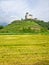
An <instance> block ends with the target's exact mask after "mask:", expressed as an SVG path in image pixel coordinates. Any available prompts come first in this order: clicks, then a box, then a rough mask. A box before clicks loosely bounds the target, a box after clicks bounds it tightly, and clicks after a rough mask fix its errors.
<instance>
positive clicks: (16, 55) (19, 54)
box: [0, 35, 49, 65]
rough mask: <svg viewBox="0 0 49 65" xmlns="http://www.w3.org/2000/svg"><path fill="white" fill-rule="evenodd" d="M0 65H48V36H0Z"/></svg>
mask: <svg viewBox="0 0 49 65" xmlns="http://www.w3.org/2000/svg"><path fill="white" fill-rule="evenodd" d="M0 65H49V36H48V35H0Z"/></svg>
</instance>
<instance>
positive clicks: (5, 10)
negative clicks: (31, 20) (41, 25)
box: [0, 0, 49, 23]
mask: <svg viewBox="0 0 49 65" xmlns="http://www.w3.org/2000/svg"><path fill="white" fill-rule="evenodd" d="M27 11H28V12H30V13H32V15H33V17H37V18H39V19H43V20H45V21H48V20H49V0H0V22H1V21H4V22H7V23H10V22H11V21H12V20H15V19H20V18H21V17H22V18H24V15H25V13H26V12H27Z"/></svg>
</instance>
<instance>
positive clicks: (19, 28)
mask: <svg viewBox="0 0 49 65" xmlns="http://www.w3.org/2000/svg"><path fill="white" fill-rule="evenodd" d="M45 32H47V29H46V28H44V27H43V26H41V25H39V24H38V23H37V22H35V21H34V20H15V21H13V22H12V23H11V24H9V25H7V26H5V27H4V28H3V29H1V30H0V33H8V34H26V33H27V34H29V33H30V34H34V33H45Z"/></svg>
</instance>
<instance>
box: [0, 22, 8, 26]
mask: <svg viewBox="0 0 49 65" xmlns="http://www.w3.org/2000/svg"><path fill="white" fill-rule="evenodd" d="M0 25H1V26H6V25H8V23H6V22H0Z"/></svg>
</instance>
